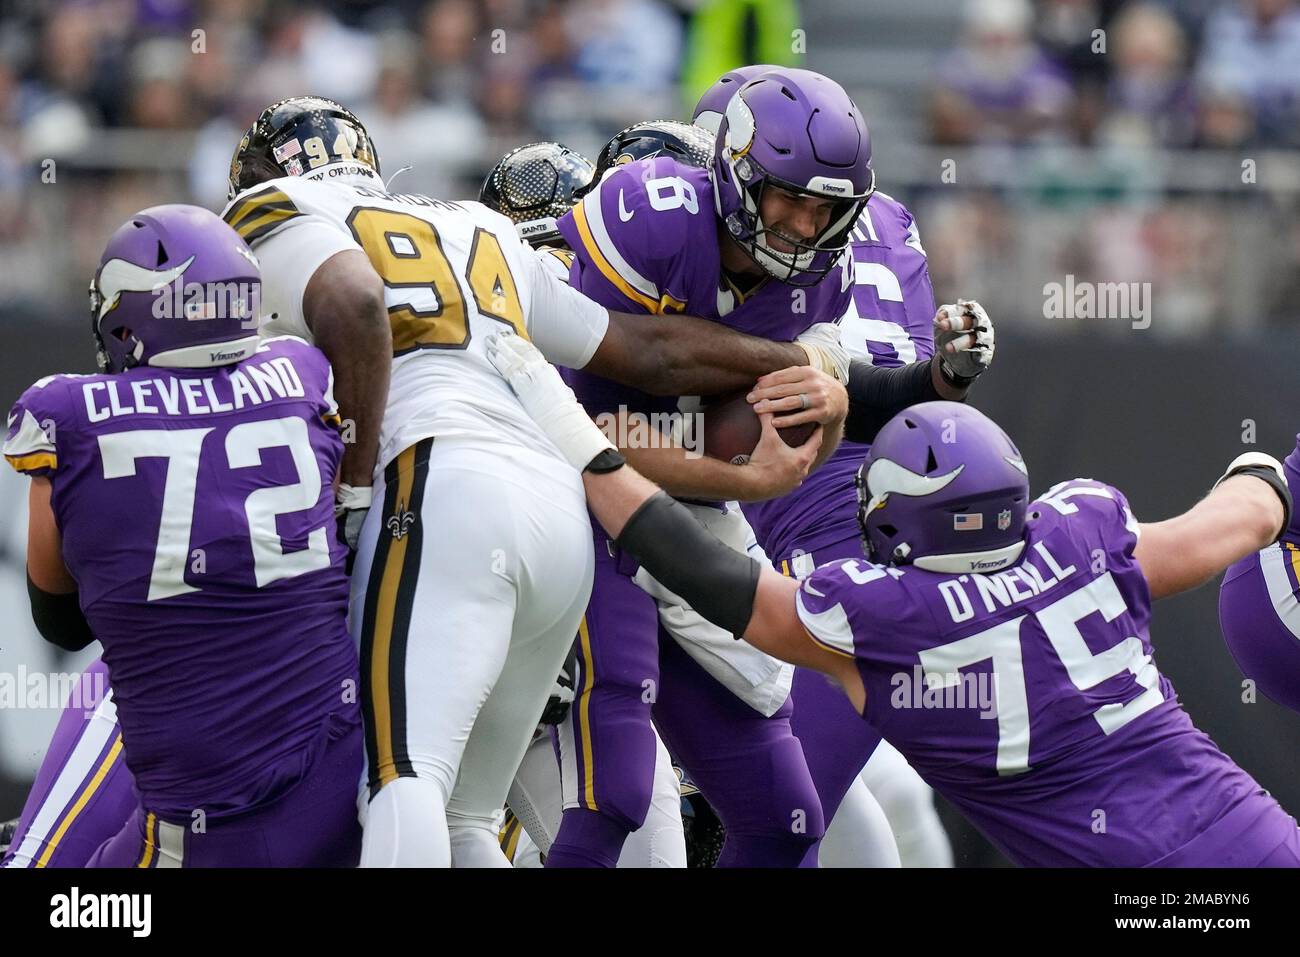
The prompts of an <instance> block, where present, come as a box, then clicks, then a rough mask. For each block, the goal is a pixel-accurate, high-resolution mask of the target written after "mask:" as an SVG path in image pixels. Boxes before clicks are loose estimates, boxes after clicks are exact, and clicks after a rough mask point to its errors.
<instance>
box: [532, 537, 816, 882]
mask: <svg viewBox="0 0 1300 957" xmlns="http://www.w3.org/2000/svg"><path fill="white" fill-rule="evenodd" d="M592 524H593V525H594V526H596V529H597V532H596V574H595V584H594V587H593V590H592V599H591V603H590V605H588V608H587V615H586V617H585V618H584V619H583V624H582V628H581V630H580V632H579V649H578V650H579V653H578V673H577V676H576V680H575V692H576V698H575V700H574V702H573V706H572V708H571V709H570V711H569V717H568V718H566V719H565V721H564V723H563V724H562V725H561V726H560V728H559V744H560V753H561V774H562V776H563V779H564V790H565V802H566V804H568V805H570V806H568V807H566V809H565V812H564V820H563V821H562V823H561V825H560V830H559V833H558V834H557V836H556V840H555V842H554V844H552V845H551V850H550V853H549V854H548V855H547V858H546V866H547V867H572V866H608V867H613V866H614V864H615V862H616V861H617V860H618V856H619V852H620V850H621V848H622V845H623V842H624V840H625V839H626V837H627V835H628V833H629V832H631V831H634V830H636V829H637V828H639V827H640V826H641V824H642V822H643V821H644V820H645V816H646V811H647V809H648V808H649V805H650V797H651V791H652V789H653V780H654V768H655V739H654V734H653V732H652V731H651V726H650V721H651V718H652V716H653V719H654V724H655V726H656V727H657V728H658V729H659V734H660V736H661V737H662V738H663V740H664V743H665V744H666V745H667V746H668V749H669V750H670V751H671V752H672V754H673V756H674V757H675V758H676V759H677V761H678V763H680V764H681V765H682V767H684V768H685V769H686V771H687V773H688V774H689V775H690V776H691V779H692V780H693V781H694V782H695V783H696V784H697V785H698V786H699V787H700V790H701V791H703V792H704V795H705V797H706V798H707V799H708V801H709V803H710V804H711V805H712V806H713V808H714V809H715V810H716V811H717V813H718V817H719V818H720V819H721V820H722V823H723V824H724V825H725V826H726V829H727V839H726V844H725V845H724V847H723V850H722V854H721V856H720V857H719V859H718V866H721V867H725V866H733V867H794V866H796V865H797V864H798V863H799V861H800V860H801V859H802V858H803V856H804V853H805V852H806V851H807V849H808V847H809V845H810V844H811V843H812V842H813V841H815V840H816V839H817V838H819V837H820V836H821V835H822V833H823V831H824V829H825V828H824V823H823V818H822V814H821V805H820V802H819V801H818V800H817V794H816V791H815V789H814V787H813V783H812V779H811V778H810V777H809V775H808V767H807V765H806V763H805V762H804V757H803V751H802V749H801V748H800V746H799V742H798V740H797V739H796V738H795V737H794V734H793V733H792V731H791V728H790V702H789V701H787V702H786V703H785V704H784V705H783V706H782V707H781V708H780V709H779V710H778V711H777V712H776V713H775V714H773V715H772V717H770V718H768V717H764V716H763V715H762V714H760V713H759V712H758V711H756V710H754V709H753V708H751V707H750V706H749V705H748V704H746V703H745V702H743V701H741V700H740V699H739V698H737V697H736V696H735V695H734V694H732V692H731V691H729V690H728V689H727V688H725V687H724V686H723V685H722V684H720V683H719V682H718V681H717V680H715V679H714V678H713V677H712V676H711V675H709V674H708V673H707V672H706V671H704V670H703V669H702V668H700V666H699V665H697V664H696V663H695V661H694V660H693V659H692V658H691V657H690V655H688V654H687V653H686V652H685V651H683V650H682V649H681V647H680V646H679V645H678V644H677V641H676V640H675V639H673V638H672V637H670V636H669V635H668V634H667V633H666V632H664V631H663V629H662V628H661V627H660V624H659V612H658V608H657V606H656V604H655V602H654V600H653V599H652V598H651V597H650V596H649V595H647V594H646V593H645V592H644V591H642V590H641V589H640V588H639V587H638V586H637V585H636V584H635V583H634V582H633V581H632V579H631V578H630V577H629V573H630V572H631V571H633V570H634V568H631V567H628V566H627V565H624V566H623V569H622V570H620V568H619V560H618V559H617V558H615V557H612V556H611V555H610V549H609V548H608V547H607V543H606V539H605V536H604V533H603V532H602V531H600V530H599V525H597V523H596V522H594V521H593V523H592ZM575 797H576V804H577V806H576V807H574V806H572V804H573V802H574V801H575Z"/></svg>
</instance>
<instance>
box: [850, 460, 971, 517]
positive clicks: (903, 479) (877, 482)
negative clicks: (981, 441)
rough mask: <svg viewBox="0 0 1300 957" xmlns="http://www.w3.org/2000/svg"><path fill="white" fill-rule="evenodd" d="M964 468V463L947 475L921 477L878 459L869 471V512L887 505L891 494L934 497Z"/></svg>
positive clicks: (887, 461)
mask: <svg viewBox="0 0 1300 957" xmlns="http://www.w3.org/2000/svg"><path fill="white" fill-rule="evenodd" d="M964 468H966V465H965V463H962V464H961V465H959V466H957V467H956V468H955V469H953V470H952V471H951V472H949V473H947V474H946V475H921V474H920V473H918V472H913V471H912V470H911V469H909V468H906V467H904V466H902V465H899V464H898V463H897V462H891V461H890V460H889V459H876V461H874V462H872V463H871V468H869V469H867V489H868V491H870V492H871V501H870V502H868V503H867V511H868V512H869V511H871V510H872V509H875V508H879V507H880V506H881V505H883V504H885V500H886V499H888V498H889V496H890V495H891V494H897V495H910V496H917V497H919V496H922V495H933V494H934V493H935V492H939V491H942V490H943V489H945V488H947V487H948V485H949V484H950V483H951V482H952V481H953V479H955V478H956V477H957V476H958V475H961V473H962V470H963V469H964Z"/></svg>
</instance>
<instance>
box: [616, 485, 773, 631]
mask: <svg viewBox="0 0 1300 957" xmlns="http://www.w3.org/2000/svg"><path fill="white" fill-rule="evenodd" d="M617 544H618V547H619V548H621V549H623V550H624V551H625V552H627V553H628V554H629V555H631V556H632V557H633V558H635V559H636V560H637V561H639V562H640V563H641V565H642V566H643V567H644V568H645V569H646V571H648V572H649V573H650V574H651V575H653V576H654V577H655V578H656V579H658V581H659V583H660V584H661V585H663V586H664V587H665V588H668V589H669V590H670V591H672V592H674V593H675V594H677V595H680V596H681V597H682V598H683V599H685V600H686V602H687V604H689V605H690V606H691V607H692V608H694V609H695V610H696V611H698V612H699V613H700V614H701V615H703V616H704V617H705V618H707V619H708V620H709V621H711V622H713V623H714V624H715V625H717V626H718V627H719V628H725V629H726V630H727V631H729V632H731V633H732V634H733V635H734V636H735V637H737V638H739V637H741V636H742V635H743V634H744V633H745V629H746V628H748V627H749V619H750V616H751V615H753V613H754V595H755V594H756V593H757V592H758V576H759V574H760V573H761V572H762V570H763V566H762V565H760V564H759V563H758V562H757V561H755V560H754V559H753V558H750V557H749V556H748V555H744V554H741V553H740V552H738V551H736V550H735V549H733V548H728V547H727V546H726V545H724V544H722V542H720V541H718V539H717V538H716V537H715V536H714V535H713V534H712V533H710V532H709V531H708V529H706V528H705V527H704V526H703V525H701V524H700V523H699V522H697V521H696V520H695V517H694V516H693V515H691V513H690V512H689V511H687V509H686V506H684V505H682V504H681V503H680V502H677V501H675V500H674V499H672V498H671V497H669V495H668V493H666V492H657V493H656V494H655V495H654V496H652V497H651V498H649V499H647V500H646V501H645V502H644V503H642V505H641V507H640V508H638V509H637V510H636V511H635V512H634V513H633V515H632V517H631V518H629V519H628V520H627V524H626V525H624V526H623V532H622V534H621V535H619V536H618V539H617Z"/></svg>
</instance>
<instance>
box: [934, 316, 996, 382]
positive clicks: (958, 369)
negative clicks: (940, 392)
mask: <svg viewBox="0 0 1300 957" xmlns="http://www.w3.org/2000/svg"><path fill="white" fill-rule="evenodd" d="M940 310H941V311H942V312H946V313H947V314H948V318H949V321H952V320H953V319H955V318H957V317H960V318H962V319H964V320H965V328H964V329H953V330H946V329H940V328H939V319H938V316H936V317H935V325H934V351H935V353H936V354H937V355H938V356H939V358H940V362H941V363H942V365H943V368H944V371H945V372H946V373H947V378H948V381H949V382H951V383H952V384H953V385H970V384H971V383H972V382H973V381H975V379H977V378H979V377H980V376H981V375H983V374H984V372H985V371H987V370H988V367H989V366H990V365H991V364H992V362H993V350H994V334H993V320H992V319H990V318H989V316H988V313H986V312H985V311H984V307H983V306H981V305H980V304H979V303H978V302H976V301H975V300H974V299H958V300H957V303H956V305H944V306H941V307H940ZM949 343H952V344H953V345H954V347H955V348H956V350H957V351H956V352H948V351H947V346H948V344H949Z"/></svg>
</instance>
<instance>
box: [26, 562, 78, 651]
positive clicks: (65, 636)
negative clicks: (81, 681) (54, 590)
mask: <svg viewBox="0 0 1300 957" xmlns="http://www.w3.org/2000/svg"><path fill="white" fill-rule="evenodd" d="M27 594H28V596H29V597H30V598H31V600H32V621H34V622H36V630H37V631H39V632H40V633H41V637H42V638H44V639H45V640H46V641H48V642H50V643H51V644H54V645H58V646H59V647H60V648H64V649H66V650H68V651H80V650H81V649H82V648H85V647H86V646H87V645H89V644H90V643H91V642H92V641H94V640H95V636H94V635H92V634H91V633H90V625H89V624H88V623H87V622H86V616H85V615H83V614H82V613H81V600H80V597H79V596H78V593H77V592H75V591H74V592H73V593H72V594H70V595H51V594H50V593H49V592H47V591H42V590H41V589H40V588H38V587H37V586H36V583H35V582H33V581H32V577H31V576H30V575H28V576H27Z"/></svg>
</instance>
